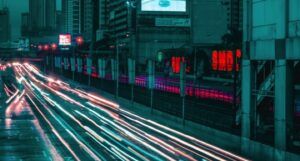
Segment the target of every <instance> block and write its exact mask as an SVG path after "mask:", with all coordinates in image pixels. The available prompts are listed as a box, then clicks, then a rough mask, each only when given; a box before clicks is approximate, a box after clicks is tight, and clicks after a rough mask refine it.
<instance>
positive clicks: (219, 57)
mask: <svg viewBox="0 0 300 161" xmlns="http://www.w3.org/2000/svg"><path fill="white" fill-rule="evenodd" d="M233 52H235V54H236V57H235V59H236V60H235V61H236V71H239V70H240V64H239V59H240V58H241V57H242V52H241V50H240V49H237V50H236V51H231V50H221V51H217V50H215V51H213V52H212V69H213V70H215V71H226V72H231V71H233V65H234V53H233Z"/></svg>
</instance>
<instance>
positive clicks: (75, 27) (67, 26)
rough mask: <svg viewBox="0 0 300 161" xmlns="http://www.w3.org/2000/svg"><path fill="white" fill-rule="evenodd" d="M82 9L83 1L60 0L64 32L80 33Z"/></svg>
mask: <svg viewBox="0 0 300 161" xmlns="http://www.w3.org/2000/svg"><path fill="white" fill-rule="evenodd" d="M82 10H83V1H81V0H62V12H63V13H62V14H63V19H64V20H63V21H64V22H63V23H64V24H63V26H64V32H66V33H70V34H75V35H76V34H81V33H82V19H83V17H82Z"/></svg>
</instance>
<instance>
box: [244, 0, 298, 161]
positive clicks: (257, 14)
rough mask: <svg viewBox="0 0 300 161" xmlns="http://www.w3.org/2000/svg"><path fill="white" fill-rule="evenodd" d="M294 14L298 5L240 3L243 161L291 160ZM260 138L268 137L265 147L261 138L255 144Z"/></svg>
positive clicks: (295, 87)
mask: <svg viewBox="0 0 300 161" xmlns="http://www.w3.org/2000/svg"><path fill="white" fill-rule="evenodd" d="M299 8H300V2H299V1H298V0H289V1H284V0H282V1H274V0H264V1H252V0H247V1H244V25H243V29H244V32H243V33H244V35H243V39H244V56H243V62H242V89H243V90H242V140H241V141H242V151H243V152H244V154H245V155H250V156H251V155H253V154H262V155H260V157H261V158H270V157H271V158H270V159H266V160H292V159H289V157H291V156H292V155H291V153H289V152H291V149H293V148H295V146H296V145H297V144H295V142H297V141H298V142H299V128H297V126H296V125H297V124H299V117H298V116H299V101H300V100H299V82H300V81H299V80H300V79H299V76H298V75H297V73H299V70H300V68H299V59H300V47H299V44H300V28H299V27H297V26H300V12H299ZM261 111H267V113H262V112H261ZM297 113H298V114H297ZM266 114H267V115H266ZM297 120H298V123H296V121H297ZM262 132H263V133H268V134H267V136H268V137H267V138H269V139H270V142H269V143H268V142H267V143H265V142H263V141H264V140H265V139H267V138H264V140H259V138H262V137H261V136H262V135H263V133H262ZM261 133H262V134H261ZM297 134H298V135H297ZM256 141H258V142H263V143H264V144H268V145H269V146H262V145H261V144H257V143H255V142H256ZM298 148H299V146H298ZM258 150H260V151H258ZM262 151H264V153H261V152H262ZM249 152H250V153H249Z"/></svg>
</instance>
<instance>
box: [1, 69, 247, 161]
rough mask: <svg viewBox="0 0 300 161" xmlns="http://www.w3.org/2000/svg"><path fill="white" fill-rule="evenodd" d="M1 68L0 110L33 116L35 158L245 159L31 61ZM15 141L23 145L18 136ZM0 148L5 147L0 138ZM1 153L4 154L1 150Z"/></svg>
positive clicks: (9, 115) (12, 113) (194, 160)
mask: <svg viewBox="0 0 300 161" xmlns="http://www.w3.org/2000/svg"><path fill="white" fill-rule="evenodd" d="M6 72H7V73H8V74H7V76H6V80H4V79H3V91H4V93H5V95H6V99H5V100H4V103H3V104H4V106H5V107H2V109H5V110H2V111H3V112H2V111H1V112H2V113H4V114H5V115H6V116H7V117H11V116H16V115H15V113H16V114H20V113H21V114H22V113H24V111H25V114H27V116H28V115H29V116H30V118H33V120H36V122H35V123H33V124H30V126H33V127H34V128H31V129H37V130H34V133H38V135H37V137H36V138H38V139H35V140H36V142H30V140H27V141H28V142H30V143H31V145H35V146H33V147H35V149H37V151H38V150H40V151H42V153H41V154H40V155H41V158H40V159H39V160H46V159H49V160H84V161H86V160H124V161H127V160H133V161H135V160H151V161H152V160H171V161H173V160H192V161H196V160H203V161H204V160H205V161H206V160H207V161H209V160H245V159H244V158H242V157H239V156H237V155H235V154H232V153H230V152H228V151H225V150H223V149H220V148H218V147H215V146H213V145H210V144H208V143H205V142H203V141H201V140H198V139H197V138H194V137H192V136H189V135H186V134H184V133H181V132H179V131H176V130H174V129H171V128H168V127H166V126H163V125H161V124H159V123H157V122H155V121H152V120H147V119H145V118H143V117H142V116H138V115H135V114H133V113H131V112H129V111H126V110H124V109H123V108H122V107H120V106H119V105H118V104H117V103H115V102H112V101H110V100H108V99H106V98H103V97H101V96H99V95H97V94H93V93H89V91H84V90H82V89H78V87H72V86H71V85H70V84H68V83H67V81H62V80H57V79H54V78H51V77H48V76H47V75H44V74H43V73H42V72H40V70H39V69H38V68H36V67H35V66H33V65H31V64H27V63H24V64H23V63H22V64H21V63H11V64H5V70H4V71H2V73H6ZM8 77H9V79H8ZM2 78H3V77H2ZM26 111H27V112H26ZM7 126H9V123H8V124H5V127H7ZM18 126H22V125H18ZM19 132H22V131H19ZM28 135H31V134H28ZM32 135H34V134H32ZM35 135H36V134H35ZM39 138H40V139H39ZM6 140H7V139H4V141H6ZM1 142H2V140H1ZM16 144H25V147H26V142H22V141H21V140H19V141H16ZM0 147H7V146H5V145H4V144H3V145H2V144H1V143H0ZM28 147H30V146H28ZM4 149H5V148H4ZM33 150H34V149H33ZM40 151H38V152H36V153H39V152H40ZM30 152H32V151H31V150H30V149H28V153H30ZM1 153H5V154H3V156H8V155H7V151H5V150H2V151H1ZM28 153H27V152H23V153H22V154H24V155H26V154H28ZM18 154H19V153H18ZM1 155H2V154H1ZM19 158H22V156H19ZM0 159H5V157H3V158H0ZM37 160H38V159H37Z"/></svg>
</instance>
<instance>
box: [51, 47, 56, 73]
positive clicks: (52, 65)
mask: <svg viewBox="0 0 300 161" xmlns="http://www.w3.org/2000/svg"><path fill="white" fill-rule="evenodd" d="M56 50H57V44H55V43H52V44H51V51H52V53H51V67H52V72H54V62H53V59H54V53H55V51H56Z"/></svg>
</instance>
